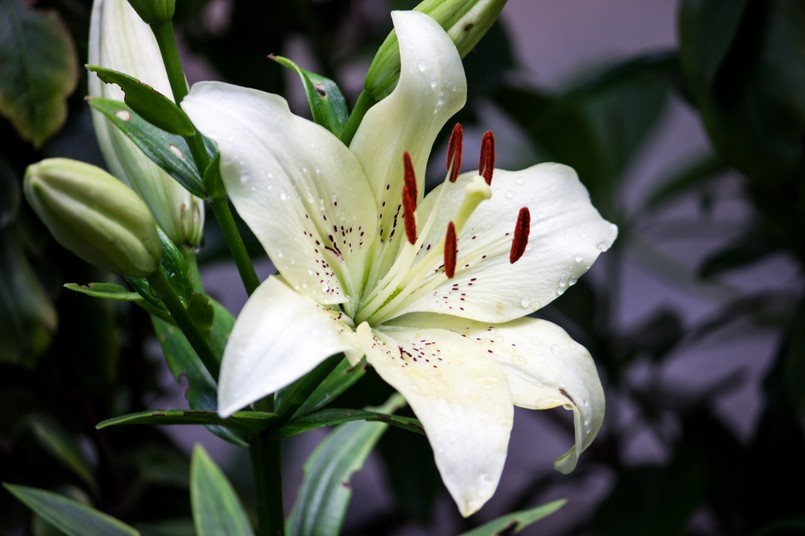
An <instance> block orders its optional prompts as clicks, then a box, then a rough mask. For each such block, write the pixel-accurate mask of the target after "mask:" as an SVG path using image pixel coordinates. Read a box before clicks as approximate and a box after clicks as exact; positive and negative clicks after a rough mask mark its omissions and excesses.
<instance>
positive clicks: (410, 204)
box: [402, 151, 417, 245]
mask: <svg viewBox="0 0 805 536" xmlns="http://www.w3.org/2000/svg"><path fill="white" fill-rule="evenodd" d="M403 165H404V167H405V173H404V184H403V191H402V205H403V222H404V223H405V236H406V238H408V242H409V243H411V245H413V244H416V216H415V215H414V212H415V211H416V198H417V187H416V175H415V174H414V166H413V165H412V164H411V156H410V155H409V154H408V152H407V151H406V152H405V154H403Z"/></svg>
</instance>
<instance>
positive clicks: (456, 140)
mask: <svg viewBox="0 0 805 536" xmlns="http://www.w3.org/2000/svg"><path fill="white" fill-rule="evenodd" d="M463 141H464V131H463V130H462V128H461V123H456V126H454V127H453V132H452V133H451V134H450V141H449V142H448V143H447V173H449V177H450V182H456V179H458V172H459V170H460V169H461V146H462V142H463Z"/></svg>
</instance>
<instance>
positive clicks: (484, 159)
mask: <svg viewBox="0 0 805 536" xmlns="http://www.w3.org/2000/svg"><path fill="white" fill-rule="evenodd" d="M494 171H495V135H494V134H492V131H491V130H487V131H486V132H485V133H484V138H483V140H481V160H480V162H479V164H478V175H481V176H483V178H484V180H485V181H486V184H489V185H491V184H492V173H493V172H494Z"/></svg>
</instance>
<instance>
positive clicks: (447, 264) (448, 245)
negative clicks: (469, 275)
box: [444, 222, 458, 279]
mask: <svg viewBox="0 0 805 536" xmlns="http://www.w3.org/2000/svg"><path fill="white" fill-rule="evenodd" d="M456 253H458V239H456V226H455V225H453V222H450V223H448V224H447V234H446V235H445V237H444V275H446V276H447V279H453V276H454V275H455V274H456Z"/></svg>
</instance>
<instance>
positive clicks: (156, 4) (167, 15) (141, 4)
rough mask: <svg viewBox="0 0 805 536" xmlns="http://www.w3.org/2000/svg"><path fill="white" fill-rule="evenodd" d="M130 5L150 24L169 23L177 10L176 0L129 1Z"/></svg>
mask: <svg viewBox="0 0 805 536" xmlns="http://www.w3.org/2000/svg"><path fill="white" fill-rule="evenodd" d="M129 4H131V7H133V8H134V10H135V11H136V12H137V14H138V15H139V16H140V18H141V19H143V21H145V22H146V23H148V24H157V23H160V22H167V21H169V20H171V19H172V18H173V12H174V11H175V10H176V0H129Z"/></svg>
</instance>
